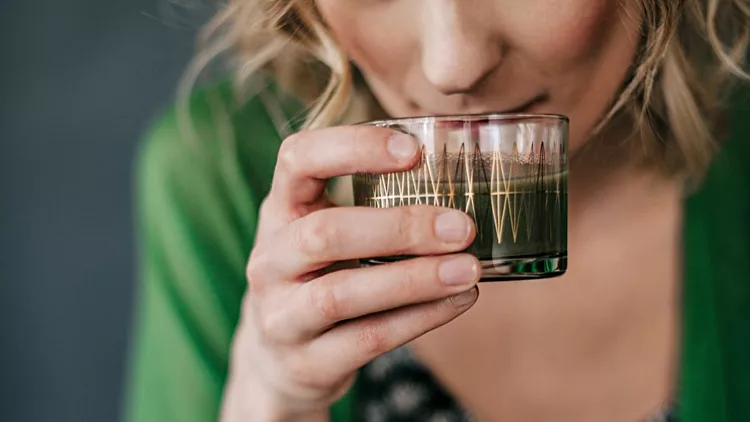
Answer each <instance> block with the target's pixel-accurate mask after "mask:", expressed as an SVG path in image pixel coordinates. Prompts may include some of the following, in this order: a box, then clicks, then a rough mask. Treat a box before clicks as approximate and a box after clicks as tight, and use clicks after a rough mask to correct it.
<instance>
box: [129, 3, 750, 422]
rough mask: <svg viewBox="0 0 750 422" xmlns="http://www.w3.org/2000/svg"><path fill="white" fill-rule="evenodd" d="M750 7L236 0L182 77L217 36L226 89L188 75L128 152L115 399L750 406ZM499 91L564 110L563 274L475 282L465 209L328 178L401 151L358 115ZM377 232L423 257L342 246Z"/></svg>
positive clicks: (325, 406)
mask: <svg viewBox="0 0 750 422" xmlns="http://www.w3.org/2000/svg"><path fill="white" fill-rule="evenodd" d="M749 16H750V2H748V1H747V0H683V1H674V0H525V1H517V0H471V1H467V0H462V1H458V0H432V1H426V0H422V1H419V0H379V1H375V0H367V1H365V0H362V1H347V0H318V1H316V2H312V1H311V0H301V1H289V0H235V1H230V2H229V4H228V5H227V7H226V8H225V9H223V11H222V12H221V14H220V15H219V16H218V17H217V18H216V20H215V21H214V23H213V24H212V25H211V27H210V28H209V34H210V35H211V36H210V37H209V39H208V41H209V43H208V44H207V45H206V47H205V50H204V53H203V54H202V55H200V56H199V57H198V59H197V61H196V65H195V66H194V67H193V68H192V69H191V71H190V72H189V75H188V78H187V79H188V82H187V83H186V85H185V86H183V91H186V87H187V89H189V88H190V86H191V84H192V82H193V81H194V80H195V75H196V74H198V73H199V71H200V70H201V69H202V68H203V67H205V65H206V64H207V63H208V62H209V61H210V60H211V59H212V58H213V57H215V56H216V55H219V54H222V53H231V54H233V55H234V56H233V57H235V59H236V60H235V61H234V62H235V63H237V66H236V73H235V76H236V77H235V83H234V84H231V86H230V85H229V84H218V85H215V86H212V87H209V88H206V89H204V90H201V91H197V92H195V93H193V94H191V97H190V99H186V100H184V101H183V102H182V104H183V105H184V108H183V112H184V111H188V112H189V114H188V113H183V114H181V113H180V112H174V113H171V114H170V115H168V116H167V117H166V118H165V119H164V120H163V121H162V122H161V123H160V124H158V125H157V126H156V128H155V129H154V131H153V132H152V134H151V135H150V137H149V140H148V142H147V143H146V145H145V148H144V150H143V153H142V155H141V157H140V159H141V161H140V175H139V177H140V178H139V188H140V199H141V208H140V212H141V226H142V228H143V230H142V242H143V243H142V244H143V251H144V255H143V257H144V286H143V289H142V295H141V303H140V309H139V322H138V326H137V337H136V348H135V351H134V354H135V359H134V366H133V376H132V382H131V384H132V385H131V399H130V401H129V404H128V411H129V420H132V421H152V420H153V421H157V420H158V421H167V420H179V421H208V420H216V419H217V418H219V417H220V418H221V420H222V421H227V422H228V421H324V420H329V419H331V420H335V421H348V420H363V421H396V420H399V421H400V420H428V421H445V420H463V419H465V418H475V419H476V420H481V421H602V420H607V421H640V420H658V419H659V418H672V417H674V416H677V417H679V419H680V420H684V421H723V420H732V421H740V420H750V404H749V403H750V401H748V400H747V399H748V398H749V397H750V339H749V337H750V336H749V335H748V328H747V324H748V323H750V280H749V279H750V277H748V275H747V270H746V269H745V268H744V265H743V264H745V263H746V262H748V259H750V223H748V221H750V219H749V218H748V217H750V170H749V169H748V165H747V162H750V161H748V160H750V143H749V142H748V139H747V137H748V136H749V135H750V127H748V124H747V121H746V120H745V119H743V117H744V116H745V114H743V113H747V112H748V111H750V108H748V106H747V104H748V103H747V101H745V100H744V98H743V95H742V93H741V91H740V90H737V89H734V87H735V86H736V85H737V84H735V83H734V82H736V81H738V80H741V79H745V78H746V77H747V75H746V74H745V73H744V70H743V65H744V64H745V53H746V51H747V44H748V35H749V33H748V31H749V30H750V20H749V19H750V17H749ZM311 58H314V59H315V60H311ZM264 75H270V76H271V77H272V79H273V80H272V81H270V82H269V80H268V79H263V78H262V77H263V76H264ZM258 81H265V82H263V83H262V84H258ZM320 81H323V82H320ZM286 93H290V95H288V94H286ZM297 99H299V100H302V101H300V102H298V101H297ZM315 99H317V101H316V102H315V101H313V100H315ZM510 110H515V111H527V112H545V113H559V114H564V115H567V116H569V117H570V121H571V138H570V154H571V155H570V178H569V228H570V229H569V230H570V231H569V253H570V264H569V269H568V272H567V273H566V274H565V275H564V276H563V277H561V278H557V279H551V280H547V281H543V282H518V283H505V284H504V283H495V284H491V283H487V284H482V285H481V287H479V288H477V278H478V275H477V262H476V260H475V259H474V258H472V257H471V256H467V255H465V254H461V253H460V251H461V250H463V249H464V248H465V247H466V246H467V245H468V244H469V243H470V242H471V240H472V238H473V236H474V228H473V227H472V225H471V222H470V220H469V219H468V218H467V217H466V216H465V215H463V214H461V213H457V212H456V213H454V212H445V210H441V209H436V208H429V207H415V208H409V207H402V208H396V209H388V210H372V209H359V208H353V207H346V206H333V205H332V200H331V199H330V197H329V196H328V195H327V193H326V181H327V180H328V179H331V178H334V177H338V176H345V175H348V174H352V173H355V172H359V171H368V172H390V171H397V170H406V169H408V168H410V167H411V166H413V165H415V164H416V161H417V156H416V144H415V143H414V140H413V139H411V138H409V137H408V136H401V135H398V134H395V133H392V132H389V131H388V130H386V129H381V128H373V127H352V126H346V125H345V123H347V122H351V121H355V120H361V119H362V118H374V117H379V115H381V114H385V115H390V116H406V115H433V114H457V113H477V112H484V111H499V112H502V111H510ZM304 112H307V114H306V120H305V122H304V125H303V127H302V128H301V129H302V130H298V129H300V128H299V127H297V125H296V123H297V122H299V120H300V119H299V117H300V116H302V115H303V113H304ZM183 115H184V116H186V117H188V118H187V119H181V118H180V116H183ZM188 122H189V123H190V124H187V125H186V124H184V123H188ZM184 126H186V127H187V129H185V128H184ZM183 129H184V130H183ZM284 138H285V140H284V141H283V142H282V139H284ZM277 157H278V159H277ZM337 189H338V188H334V189H333V191H337ZM332 194H333V193H332ZM393 253H409V254H415V255H419V256H420V257H418V258H416V259H413V260H409V261H407V262H401V263H395V264H389V265H384V266H378V267H373V268H362V269H360V268H354V267H352V266H346V265H341V264H339V263H344V262H346V261H349V260H354V259H357V258H361V257H366V256H374V255H381V254H382V255H387V254H393ZM248 256H249V260H248V259H247V257H248ZM478 291H481V295H479V294H478ZM478 297H479V299H478ZM459 315H460V316H461V317H460V318H457V317H458V316H459ZM405 344H407V346H405V347H400V346H402V345H405ZM219 415H220V416H219ZM469 415H471V416H469Z"/></svg>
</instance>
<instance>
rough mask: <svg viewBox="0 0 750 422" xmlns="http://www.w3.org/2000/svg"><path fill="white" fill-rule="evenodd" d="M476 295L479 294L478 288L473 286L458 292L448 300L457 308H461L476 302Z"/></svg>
mask: <svg viewBox="0 0 750 422" xmlns="http://www.w3.org/2000/svg"><path fill="white" fill-rule="evenodd" d="M478 296H479V290H477V288H476V287H474V288H473V289H471V290H469V291H468V292H463V293H460V294H457V295H455V296H453V297H451V298H450V301H451V303H453V306H455V307H456V308H458V309H461V308H465V307H467V306H469V305H471V304H472V303H474V302H476V300H477V297H478Z"/></svg>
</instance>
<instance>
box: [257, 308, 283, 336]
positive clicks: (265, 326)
mask: <svg viewBox="0 0 750 422" xmlns="http://www.w3.org/2000/svg"><path fill="white" fill-rule="evenodd" d="M256 321H257V322H256V325H257V329H258V331H259V332H260V334H261V336H262V337H263V338H265V339H276V338H277V336H278V335H279V334H280V333H283V332H285V330H288V329H289V327H288V326H289V324H288V323H287V322H285V321H284V317H283V313H282V312H281V311H278V310H277V311H270V312H269V311H268V310H265V311H260V312H258V313H257V314H256Z"/></svg>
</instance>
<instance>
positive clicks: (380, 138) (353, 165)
mask: <svg viewBox="0 0 750 422" xmlns="http://www.w3.org/2000/svg"><path fill="white" fill-rule="evenodd" d="M418 151H419V145H418V144H417V142H416V140H415V139H414V138H413V137H411V136H409V135H406V134H403V133H400V132H395V131H393V130H390V129H385V128H379V127H375V126H364V125H363V126H341V127H332V128H326V129H321V130H316V131H306V132H300V133H298V134H295V135H292V136H291V137H289V138H287V139H286V140H285V141H284V143H283V144H282V146H281V148H280V150H279V156H278V162H277V165H276V173H275V175H274V181H273V185H272V188H271V192H270V194H269V197H272V198H274V200H275V201H277V203H280V204H284V205H286V206H288V207H294V206H297V205H305V204H308V203H311V202H314V201H316V200H317V199H318V198H319V196H320V195H321V194H322V192H323V190H324V189H325V183H326V180H327V179H330V178H332V177H336V176H343V175H348V174H355V173H359V172H368V173H389V172H398V171H405V170H408V169H409V168H411V167H413V166H414V165H415V164H416V162H417V161H418V159H419V154H418Z"/></svg>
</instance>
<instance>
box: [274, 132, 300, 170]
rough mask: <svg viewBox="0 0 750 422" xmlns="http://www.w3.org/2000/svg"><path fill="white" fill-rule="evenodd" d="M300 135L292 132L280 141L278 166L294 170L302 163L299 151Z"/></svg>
mask: <svg viewBox="0 0 750 422" xmlns="http://www.w3.org/2000/svg"><path fill="white" fill-rule="evenodd" d="M300 136H301V135H299V134H293V135H291V136H289V137H288V138H286V139H285V140H284V141H283V142H282V143H281V146H280V147H279V154H278V158H277V163H278V165H279V166H280V168H282V169H285V170H294V169H296V168H299V166H300V165H301V164H302V163H301V160H302V159H303V157H302V155H303V154H302V151H301V145H302V142H300Z"/></svg>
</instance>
